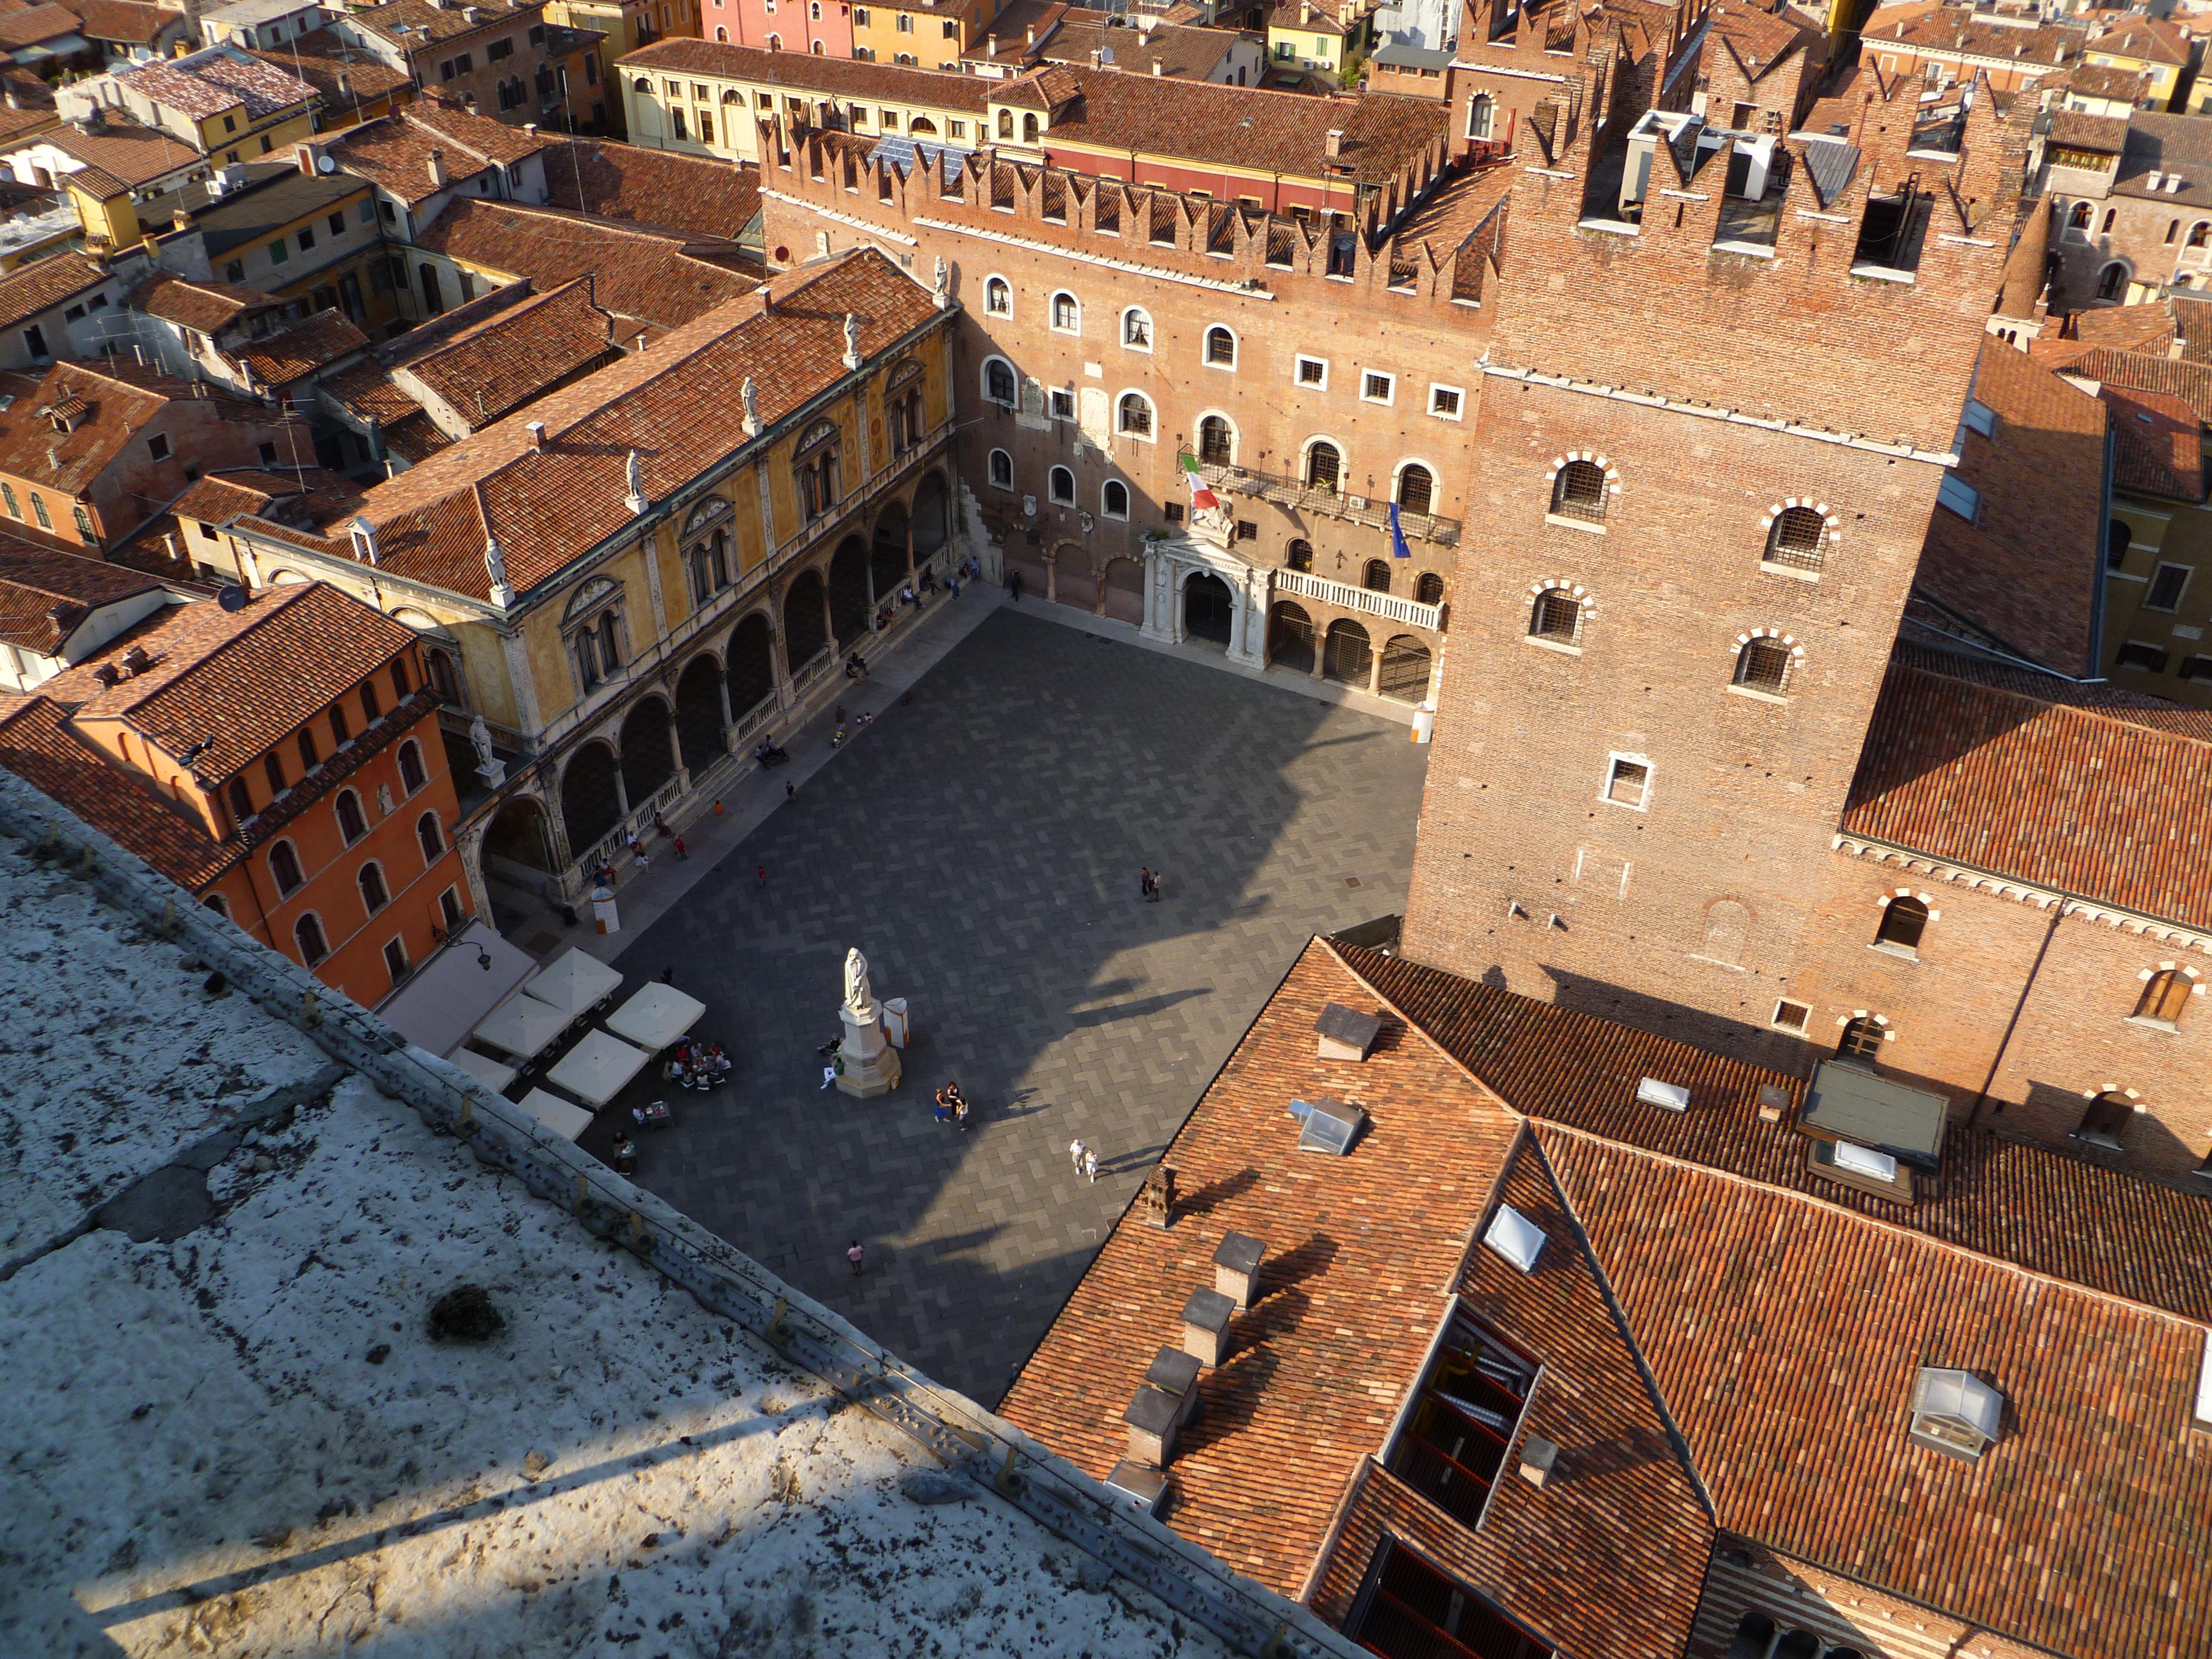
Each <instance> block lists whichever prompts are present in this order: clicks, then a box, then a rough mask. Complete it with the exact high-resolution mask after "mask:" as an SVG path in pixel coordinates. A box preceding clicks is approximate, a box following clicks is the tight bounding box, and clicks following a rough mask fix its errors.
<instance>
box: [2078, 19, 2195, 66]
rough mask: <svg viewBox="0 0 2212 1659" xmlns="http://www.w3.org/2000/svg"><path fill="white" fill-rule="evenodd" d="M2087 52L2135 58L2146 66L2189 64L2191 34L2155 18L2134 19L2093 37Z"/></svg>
mask: <svg viewBox="0 0 2212 1659" xmlns="http://www.w3.org/2000/svg"><path fill="white" fill-rule="evenodd" d="M2086 50H2087V51H2089V52H2100V53H2102V54H2104V55H2105V56H2106V57H2108V58H2136V59H2138V60H2140V61H2141V62H2143V63H2146V64H2173V65H2176V66H2179V65H2183V64H2187V63H2188V62H2189V60H2190V58H2191V52H2190V49H2189V35H2188V33H2186V31H2185V30H2182V29H2178V28H2176V27H2174V26H2173V25H2172V24H2171V23H2166V22H2161V21H2159V20H2158V19H2157V18H2155V17H2130V18H2129V19H2128V21H2126V22H2125V23H2124V25H2122V26H2121V27H2118V28H2115V29H2112V30H2110V31H2108V32H2107V33H2103V34H2097V35H2092V36H2091V37H2090V38H2089V44H2088V46H2087V48H2086Z"/></svg>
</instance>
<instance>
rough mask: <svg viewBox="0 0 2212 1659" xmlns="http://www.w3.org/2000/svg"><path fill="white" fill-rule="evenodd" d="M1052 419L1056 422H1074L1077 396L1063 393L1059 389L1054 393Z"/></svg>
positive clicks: (1071, 393)
mask: <svg viewBox="0 0 2212 1659" xmlns="http://www.w3.org/2000/svg"><path fill="white" fill-rule="evenodd" d="M1052 418H1053V419H1054V420H1055V421H1072V420H1073V419H1074V418H1075V394H1074V393H1073V392H1061V391H1059V390H1057V389H1055V390H1054V392H1053V394H1052Z"/></svg>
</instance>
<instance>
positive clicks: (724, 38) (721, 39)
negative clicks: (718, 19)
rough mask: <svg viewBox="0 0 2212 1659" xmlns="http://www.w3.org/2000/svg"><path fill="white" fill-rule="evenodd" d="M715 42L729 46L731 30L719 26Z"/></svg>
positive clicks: (715, 33)
mask: <svg viewBox="0 0 2212 1659" xmlns="http://www.w3.org/2000/svg"><path fill="white" fill-rule="evenodd" d="M714 44H715V45H716V46H728V45H729V44H730V32H729V30H727V29H725V28H718V29H716V30H715V31H714Z"/></svg>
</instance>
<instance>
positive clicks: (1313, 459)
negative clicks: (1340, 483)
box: [1306, 441, 1344, 490]
mask: <svg viewBox="0 0 2212 1659" xmlns="http://www.w3.org/2000/svg"><path fill="white" fill-rule="evenodd" d="M1343 471H1344V457H1343V456H1342V455H1341V454H1340V453H1337V447H1336V446H1335V445H1334V444H1333V443H1328V442H1326V441H1323V442H1320V443H1316V444H1315V445H1314V446H1312V447H1310V449H1308V450H1307V451H1306V488H1307V489H1328V490H1334V489H1335V488H1336V485H1337V480H1338V478H1339V477H1340V476H1341V475H1342V473H1343Z"/></svg>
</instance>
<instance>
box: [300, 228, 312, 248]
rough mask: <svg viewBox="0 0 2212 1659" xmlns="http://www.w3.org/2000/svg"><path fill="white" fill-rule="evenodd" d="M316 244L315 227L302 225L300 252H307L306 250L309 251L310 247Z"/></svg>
mask: <svg viewBox="0 0 2212 1659" xmlns="http://www.w3.org/2000/svg"><path fill="white" fill-rule="evenodd" d="M314 245H315V233H314V230H313V228H312V227H311V226H307V225H302V226H301V227H300V252H302V253H305V252H307V251H308V250H309V249H310V248H312V247H313V246H314Z"/></svg>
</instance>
